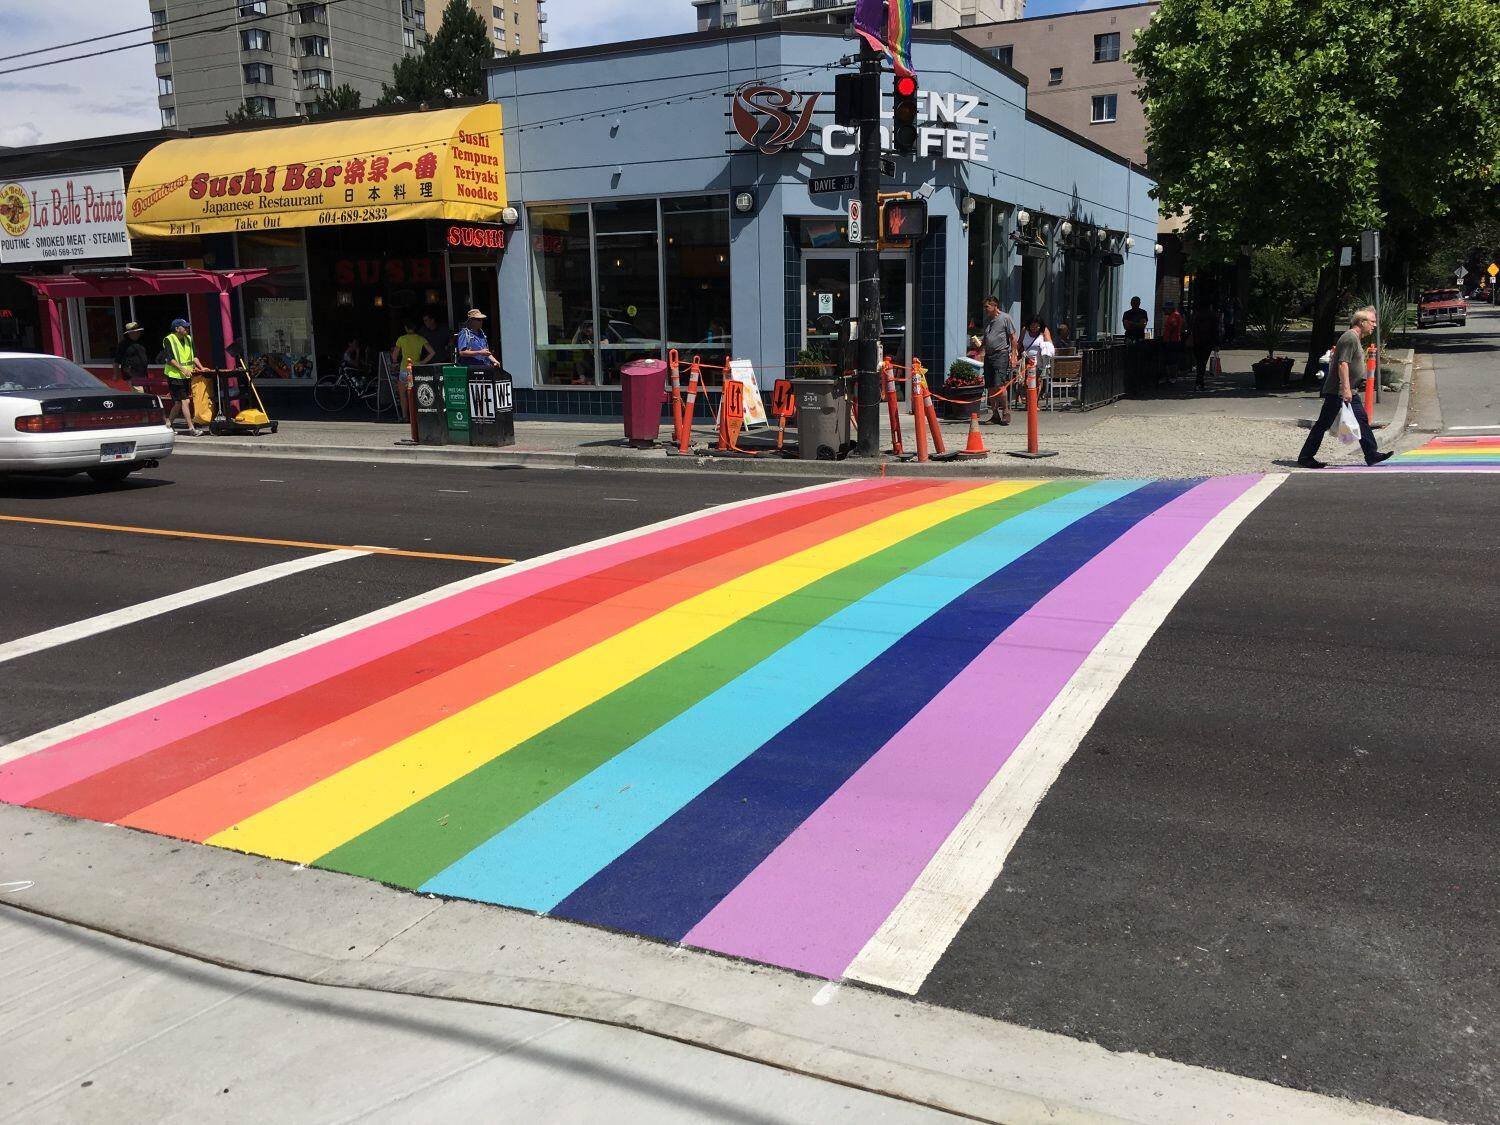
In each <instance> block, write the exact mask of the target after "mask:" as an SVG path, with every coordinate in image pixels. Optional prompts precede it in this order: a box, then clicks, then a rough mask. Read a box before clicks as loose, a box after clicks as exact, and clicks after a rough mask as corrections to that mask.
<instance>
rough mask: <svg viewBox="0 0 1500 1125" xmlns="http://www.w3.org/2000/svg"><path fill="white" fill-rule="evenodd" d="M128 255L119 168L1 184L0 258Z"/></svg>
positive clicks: (122, 179)
mask: <svg viewBox="0 0 1500 1125" xmlns="http://www.w3.org/2000/svg"><path fill="white" fill-rule="evenodd" d="M129 254H130V235H129V233H127V231H126V229H125V175H124V173H123V172H122V171H121V170H120V169H119V168H109V169H104V170H101V171H97V172H79V173H76V174H74V175H71V176H41V177H35V178H32V179H25V180H15V181H13V182H11V183H0V262H50V261H58V260H68V259H75V258H123V257H128V256H129Z"/></svg>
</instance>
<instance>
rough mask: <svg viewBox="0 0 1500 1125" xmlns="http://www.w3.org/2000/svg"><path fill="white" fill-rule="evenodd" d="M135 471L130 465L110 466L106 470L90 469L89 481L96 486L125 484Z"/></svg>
mask: <svg viewBox="0 0 1500 1125" xmlns="http://www.w3.org/2000/svg"><path fill="white" fill-rule="evenodd" d="M134 471H135V470H134V469H133V468H131V466H129V465H110V466H107V467H105V468H99V469H89V470H88V474H89V479H90V480H92V481H93V482H94V483H95V484H124V483H125V478H126V477H128V476H130V474H131V473H132V472H134Z"/></svg>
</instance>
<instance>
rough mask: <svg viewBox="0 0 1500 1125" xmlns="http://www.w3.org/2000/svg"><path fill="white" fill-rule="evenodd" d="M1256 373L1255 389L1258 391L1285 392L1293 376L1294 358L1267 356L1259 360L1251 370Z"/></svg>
mask: <svg viewBox="0 0 1500 1125" xmlns="http://www.w3.org/2000/svg"><path fill="white" fill-rule="evenodd" d="M1250 370H1251V371H1253V372H1254V373H1255V389H1256V390H1258V391H1284V390H1286V387H1287V384H1288V383H1289V382H1290V381H1291V376H1292V357H1291V356H1289V355H1278V356H1267V357H1266V358H1265V359H1262V360H1257V361H1256V362H1255V363H1254V364H1253V365H1251V368H1250Z"/></svg>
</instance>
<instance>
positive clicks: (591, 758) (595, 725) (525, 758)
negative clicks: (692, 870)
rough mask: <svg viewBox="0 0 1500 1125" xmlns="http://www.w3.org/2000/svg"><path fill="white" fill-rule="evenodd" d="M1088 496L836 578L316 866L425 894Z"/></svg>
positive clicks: (944, 537)
mask: <svg viewBox="0 0 1500 1125" xmlns="http://www.w3.org/2000/svg"><path fill="white" fill-rule="evenodd" d="M1082 484H1083V482H1077V483H1073V482H1055V483H1049V484H1044V485H1038V486H1037V487H1035V488H1031V489H1028V490H1026V491H1025V492H1020V493H1017V494H1015V495H1013V496H1009V497H1006V498H1005V499H1003V500H997V501H996V502H995V503H993V504H988V505H986V506H984V507H982V508H976V509H975V510H973V511H971V512H966V513H963V514H961V515H956V516H954V517H952V518H951V519H948V520H945V521H944V522H943V523H940V524H938V525H937V526H935V527H933V528H930V529H929V530H927V531H925V532H922V533H920V534H918V535H914V536H912V537H911V538H910V539H906V540H903V541H902V542H900V543H897V544H895V545H894V546H891V547H888V548H886V549H885V550H883V551H880V552H877V553H876V554H874V555H871V556H870V557H869V558H867V559H864V560H862V561H860V562H858V563H854V564H852V565H850V566H848V567H845V568H844V569H842V570H839V571H836V572H834V573H833V574H830V575H827V576H826V577H824V578H821V579H819V580H818V581H816V582H813V583H811V584H810V585H808V586H806V587H804V588H803V589H801V590H799V591H797V592H796V593H794V594H790V595H788V596H787V597H785V598H782V599H780V600H779V601H776V602H774V603H772V604H771V605H769V606H767V607H766V608H765V609H763V610H761V611H760V612H758V613H755V614H752V615H751V616H749V617H746V618H745V619H744V620H742V621H739V622H736V623H735V624H734V625H731V626H729V627H728V628H727V629H725V630H723V631H722V632H720V633H717V634H715V635H714V636H713V637H711V638H709V639H708V640H706V641H704V642H703V643H701V644H699V645H696V646H694V647H693V648H691V649H689V650H688V651H687V652H685V653H683V654H682V655H680V656H678V657H676V658H675V659H673V660H670V661H668V662H667V663H665V664H663V665H661V666H659V667H658V668H656V669H655V670H653V671H652V672H650V673H649V674H647V675H645V676H642V677H641V678H640V679H638V680H635V681H633V682H631V683H629V684H627V685H625V686H624V687H622V688H620V689H618V690H617V691H615V692H612V693H611V694H610V695H607V696H605V697H604V698H603V699H600V700H598V701H597V702H595V703H594V704H592V705H590V706H588V707H585V708H583V709H582V710H580V711H578V712H577V713H575V714H574V715H572V716H570V717H569V718H567V719H564V720H563V721H562V722H560V723H557V724H556V725H554V726H552V727H549V728H548V729H547V730H545V731H542V732H541V733H540V734H538V735H536V736H535V737H533V738H531V739H528V740H527V741H526V742H523V743H521V744H520V745H519V746H517V747H516V748H515V749H513V750H511V751H510V752H509V753H507V754H502V755H500V756H499V757H498V758H495V759H493V760H491V761H490V762H488V763H487V764H485V765H484V766H482V767H480V768H479V769H477V770H475V771H474V772H472V773H470V774H468V775H467V776H465V777H463V778H461V779H460V780H458V781H456V782H454V783H453V784H451V785H448V786H446V787H445V788H443V789H440V790H438V791H437V792H436V793H434V794H433V795H432V796H430V797H428V798H426V799H425V800H422V801H419V802H417V803H416V804H414V805H412V806H411V807H409V808H407V809H405V810H404V811H402V812H400V813H398V814H397V815H396V816H393V817H391V818H390V819H389V820H387V821H385V822H384V823H383V824H380V825H377V826H376V827H375V828H372V829H370V830H369V831H367V832H365V833H363V834H362V835H360V836H356V837H355V838H354V839H353V840H350V841H349V842H348V843H346V844H344V845H342V846H341V847H338V848H336V849H334V850H333V851H331V852H329V853H328V854H327V855H326V856H323V857H322V858H321V859H319V860H318V861H317V862H316V863H315V864H314V866H316V867H326V868H329V869H331V870H334V871H344V872H348V873H349V874H351V875H363V876H365V877H367V878H371V879H377V880H379V881H381V882H384V883H391V884H394V885H396V886H401V887H418V886H420V885H421V884H423V883H425V882H426V881H427V880H428V879H430V878H432V877H433V876H434V875H436V874H437V873H438V872H439V871H442V870H444V869H445V868H447V867H448V866H449V865H451V864H452V863H454V862H456V861H457V860H458V859H460V858H462V857H463V856H465V855H467V854H468V853H469V852H471V851H472V850H473V849H475V848H477V847H478V846H479V845H481V844H483V843H484V842H485V841H486V840H488V839H489V838H490V837H491V836H494V835H495V834H496V833H498V832H500V831H502V830H503V829H505V828H506V827H508V826H509V825H511V824H512V823H514V822H515V821H517V820H519V819H520V818H521V817H523V816H525V815H526V814H527V813H529V812H531V810H532V809H534V808H536V807H537V806H538V805H540V804H542V803H543V802H545V801H547V800H550V799H551V798H552V797H553V796H555V795H556V794H558V793H560V792H562V791H563V790H564V789H566V788H567V787H568V786H569V785H572V784H573V783H574V782H576V781H577V780H578V779H579V778H581V777H583V776H585V775H586V774H588V773H589V772H591V771H592V770H595V769H597V768H598V767H599V766H600V765H602V764H603V763H604V762H607V761H608V760H609V759H610V758H612V757H614V756H615V755H616V754H618V753H619V752H620V751H622V750H624V749H625V748H626V747H628V746H631V745H633V744H634V743H636V742H638V741H640V740H641V739H642V738H644V737H645V736H646V735H647V734H649V733H650V732H651V731H653V730H655V729H656V728H657V727H659V726H661V725H662V724H664V723H667V722H669V721H671V720H672V719H674V718H675V717H677V716H678V715H680V714H681V713H682V712H684V711H686V710H687V709H688V708H690V707H692V706H693V705H694V704H696V703H698V702H699V701H701V700H702V699H703V698H704V697H706V696H708V695H710V694H711V693H713V692H715V691H717V690H719V688H721V687H723V686H724V685H725V684H727V683H729V682H730V681H731V680H733V679H734V678H735V677H737V676H739V675H741V674H743V673H744V672H745V671H747V670H748V669H750V668H753V667H754V666H755V665H756V664H758V663H760V662H761V661H762V660H764V659H766V658H767V657H768V656H770V655H771V654H772V653H774V652H776V651H777V650H778V649H780V648H782V647H783V646H785V645H787V644H789V643H790V642H791V641H793V640H795V639H796V638H797V637H799V636H801V635H802V634H803V633H805V632H806V631H807V630H809V629H811V628H812V627H813V626H815V625H817V624H818V623H820V622H822V621H824V620H825V619H827V618H828V617H830V616H832V615H833V614H834V613H836V612H838V611H839V610H840V609H842V608H843V607H845V606H846V605H849V604H850V603H851V602H855V601H858V600H859V599H861V598H863V597H866V596H868V595H870V594H872V593H874V592H875V591H876V590H878V589H879V588H880V587H881V586H883V585H885V584H886V583H887V582H890V581H892V580H893V579H895V578H897V577H899V576H900V575H902V574H904V573H906V572H907V571H909V570H911V569H913V568H914V567H918V566H921V565H923V564H924V563H926V562H928V561H930V560H932V559H934V558H936V557H938V556H939V555H941V554H943V553H945V552H947V551H950V550H952V549H953V548H954V547H956V546H958V545H960V544H962V543H964V542H967V541H968V540H969V539H971V538H973V537H974V536H975V535H978V534H980V533H981V532H983V531H985V530H987V529H989V528H991V527H993V526H995V525H996V524H998V523H1001V522H1002V521H1004V520H1007V519H1010V518H1011V517H1013V516H1017V515H1020V514H1021V513H1022V512H1027V511H1030V510H1031V509H1033V508H1036V507H1040V506H1041V505H1043V504H1047V503H1050V502H1051V501H1053V500H1056V499H1057V498H1058V497H1060V496H1065V495H1067V494H1068V493H1070V492H1074V491H1076V490H1077V489H1079V488H1081V487H1082Z"/></svg>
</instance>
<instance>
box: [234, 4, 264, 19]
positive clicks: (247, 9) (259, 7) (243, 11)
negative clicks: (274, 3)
mask: <svg viewBox="0 0 1500 1125" xmlns="http://www.w3.org/2000/svg"><path fill="white" fill-rule="evenodd" d="M265 14H266V0H246V2H245V3H242V4H241V5H240V19H242V20H248V19H254V18H255V17H256V16H263V15H265Z"/></svg>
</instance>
